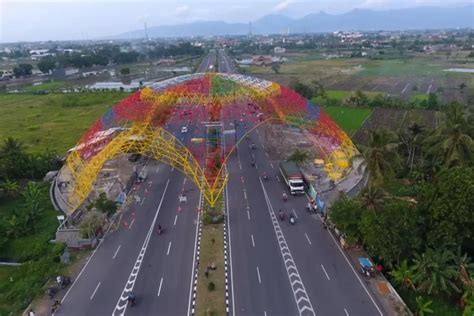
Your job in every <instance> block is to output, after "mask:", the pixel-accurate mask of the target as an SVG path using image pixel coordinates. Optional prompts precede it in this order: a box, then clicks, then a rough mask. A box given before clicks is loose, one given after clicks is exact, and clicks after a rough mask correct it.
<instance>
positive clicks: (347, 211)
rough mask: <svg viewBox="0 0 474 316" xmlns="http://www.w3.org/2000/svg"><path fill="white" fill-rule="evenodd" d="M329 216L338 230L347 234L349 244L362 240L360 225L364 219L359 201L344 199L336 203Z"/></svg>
mask: <svg viewBox="0 0 474 316" xmlns="http://www.w3.org/2000/svg"><path fill="white" fill-rule="evenodd" d="M329 215H330V217H331V221H332V222H333V223H334V224H335V225H336V227H337V229H339V230H341V231H342V232H343V233H345V234H346V239H347V241H348V242H349V243H356V242H359V241H360V240H361V237H362V236H361V232H360V228H359V223H360V220H361V218H362V206H361V205H360V202H359V201H357V200H350V199H348V198H346V197H343V198H342V199H339V200H338V201H337V202H336V203H334V205H333V206H332V207H331V212H330V213H329Z"/></svg>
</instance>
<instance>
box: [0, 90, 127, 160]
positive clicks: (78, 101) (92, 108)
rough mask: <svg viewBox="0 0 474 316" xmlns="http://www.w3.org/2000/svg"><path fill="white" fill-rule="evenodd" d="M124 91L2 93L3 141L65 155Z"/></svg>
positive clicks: (0, 124)
mask: <svg viewBox="0 0 474 316" xmlns="http://www.w3.org/2000/svg"><path fill="white" fill-rule="evenodd" d="M126 96H128V94H127V93H121V92H94V93H75V94H72V93H71V94H48V95H13V94H12V95H0V141H2V140H3V139H5V138H7V137H10V136H11V137H14V138H17V139H19V140H20V141H21V142H23V143H24V145H25V146H26V149H27V151H29V152H40V151H44V150H45V149H50V150H54V151H56V152H58V154H64V153H65V152H66V151H67V150H68V149H69V148H71V147H73V146H74V145H75V144H76V143H77V141H78V140H79V138H80V137H81V136H82V134H83V133H84V132H85V131H86V130H87V129H88V128H89V127H90V126H91V125H92V123H93V122H95V121H96V120H97V119H99V118H100V117H101V115H102V114H104V113H105V112H106V111H107V110H108V109H109V108H110V107H112V106H113V105H114V104H116V103H117V102H118V101H120V100H122V99H124V98H125V97H126Z"/></svg>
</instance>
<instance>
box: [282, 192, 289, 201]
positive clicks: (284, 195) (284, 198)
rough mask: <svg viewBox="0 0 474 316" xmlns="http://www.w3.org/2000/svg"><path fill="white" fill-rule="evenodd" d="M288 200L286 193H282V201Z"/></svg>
mask: <svg viewBox="0 0 474 316" xmlns="http://www.w3.org/2000/svg"><path fill="white" fill-rule="evenodd" d="M286 200H288V195H286V192H283V201H286Z"/></svg>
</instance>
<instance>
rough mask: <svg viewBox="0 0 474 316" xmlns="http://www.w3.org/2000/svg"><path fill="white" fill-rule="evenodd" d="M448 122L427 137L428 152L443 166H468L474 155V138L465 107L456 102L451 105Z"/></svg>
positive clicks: (448, 110)
mask: <svg viewBox="0 0 474 316" xmlns="http://www.w3.org/2000/svg"><path fill="white" fill-rule="evenodd" d="M446 118H447V120H446V124H445V125H444V126H442V127H440V128H438V129H436V130H435V131H434V133H433V134H432V135H431V136H429V137H428V138H427V139H426V146H427V151H426V154H427V156H428V157H429V158H431V159H432V160H433V161H436V160H439V161H441V162H442V165H443V167H445V168H451V167H454V166H466V165H467V164H468V163H469V162H470V161H471V159H472V157H473V155H474V140H473V139H472V138H471V136H470V135H469V133H468V128H469V126H468V124H467V120H466V117H465V115H464V109H463V107H462V106H461V105H460V104H459V103H456V102H453V103H451V104H450V105H449V107H448V109H447V112H446Z"/></svg>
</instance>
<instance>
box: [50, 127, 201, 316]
mask: <svg viewBox="0 0 474 316" xmlns="http://www.w3.org/2000/svg"><path fill="white" fill-rule="evenodd" d="M193 128H194V127H193V126H191V127H190V129H191V130H193ZM170 130H171V131H173V132H175V133H176V135H177V136H179V137H181V138H182V139H183V141H184V142H185V143H187V142H189V138H190V137H191V136H188V134H186V135H180V126H179V125H178V124H175V125H174V126H170ZM145 168H146V169H147V174H148V179H147V180H146V181H145V182H144V183H142V184H141V185H140V186H139V187H138V188H137V190H136V191H135V192H134V193H133V194H136V195H138V196H139V197H140V198H141V199H140V202H133V203H132V204H131V205H130V207H128V209H127V210H126V211H125V212H124V217H123V221H122V224H121V226H120V228H119V229H118V230H117V231H114V232H111V233H109V234H108V235H107V236H106V237H105V239H104V241H103V242H102V243H101V245H100V247H98V248H97V250H96V251H95V252H94V254H93V255H92V258H91V259H90V261H89V262H88V263H87V265H86V266H85V267H84V269H83V271H82V272H81V274H80V275H79V276H78V278H77V279H76V280H75V282H74V284H73V285H72V286H71V288H70V291H69V292H68V293H67V295H66V296H65V298H64V299H63V302H62V306H61V307H60V309H59V310H58V312H56V315H68V316H70V315H111V314H114V315H123V314H124V313H126V314H127V315H186V314H187V313H188V309H190V307H189V306H190V296H191V292H190V286H191V279H192V274H193V259H194V253H195V242H196V236H197V235H196V230H197V216H198V212H197V209H198V207H199V199H200V195H199V190H198V189H197V187H196V186H195V185H194V184H193V183H192V182H191V181H189V180H187V179H185V177H184V175H183V174H182V173H181V172H180V171H178V170H175V169H173V168H171V167H169V166H167V165H165V164H162V163H159V162H157V161H153V160H150V161H149V162H148V164H147V165H146V167H145ZM182 194H184V195H185V196H186V198H187V202H186V203H179V200H178V197H179V196H180V195H182ZM158 225H161V226H162V227H163V228H164V229H165V231H164V233H163V234H161V235H158V233H157V227H158ZM131 289H133V291H134V292H135V294H136V297H137V299H136V305H135V306H134V307H133V308H130V307H128V308H127V307H125V305H126V300H125V299H124V298H126V296H127V293H128V291H129V290H131Z"/></svg>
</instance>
